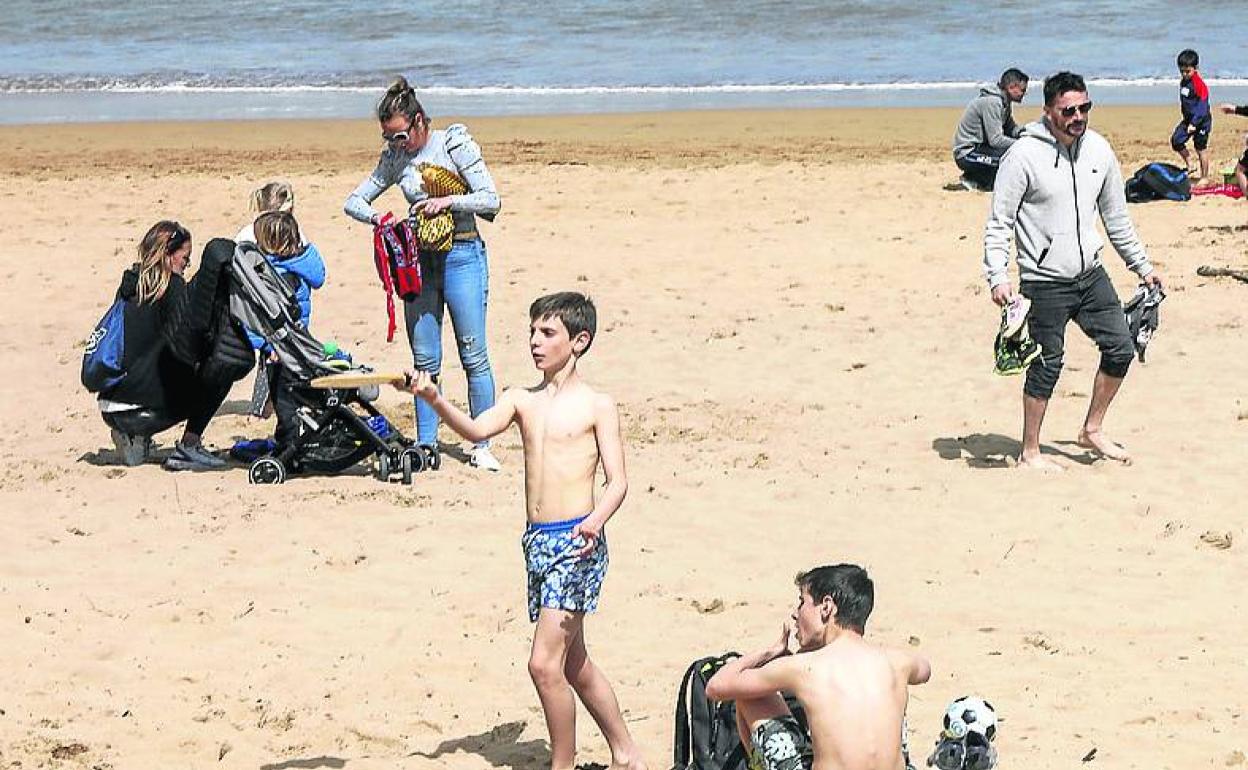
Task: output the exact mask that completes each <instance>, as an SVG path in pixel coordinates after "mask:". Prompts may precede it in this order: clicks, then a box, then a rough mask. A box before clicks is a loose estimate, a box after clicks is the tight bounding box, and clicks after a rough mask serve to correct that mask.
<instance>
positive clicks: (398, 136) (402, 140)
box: [381, 118, 420, 147]
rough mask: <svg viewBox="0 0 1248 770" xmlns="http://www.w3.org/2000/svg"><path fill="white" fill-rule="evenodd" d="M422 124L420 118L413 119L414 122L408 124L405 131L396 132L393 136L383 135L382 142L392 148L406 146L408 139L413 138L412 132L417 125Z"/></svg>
mask: <svg viewBox="0 0 1248 770" xmlns="http://www.w3.org/2000/svg"><path fill="white" fill-rule="evenodd" d="M419 122H420V118H412V122H411V123H408V124H407V129H406V130H404V131H395V132H394V133H393V134H382V135H381V138H382V140H383V141H384V142H385V143H386V144H388V145H390V146H391V147H397V146H399V145H401V144H406V143H407V140H408V139H411V138H412V131H413V130H414V129H415V128H416V124H417V123H419Z"/></svg>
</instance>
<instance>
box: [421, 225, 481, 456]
mask: <svg viewBox="0 0 1248 770" xmlns="http://www.w3.org/2000/svg"><path fill="white" fill-rule="evenodd" d="M420 267H421V272H422V274H423V277H424V289H423V290H422V291H421V293H420V296H419V297H416V298H415V299H411V300H407V301H406V302H405V303H404V305H403V316H404V319H405V320H406V322H407V339H408V341H409V342H410V343H411V345H412V358H413V361H414V363H415V364H416V369H417V370H418V371H422V372H429V373H430V374H435V375H436V374H439V373H440V372H441V371H442V319H443V316H444V315H445V313H444V312H443V311H444V310H445V309H450V311H451V326H452V328H453V329H454V331H455V344H456V346H457V347H458V348H459V362H460V363H461V364H463V367H464V373H465V374H466V375H467V376H468V411H469V413H470V414H471V415H472V416H473V417H476V416H477V415H479V414H481V413H482V412H484V411H485V410H487V409H489V408H490V407H492V406H494V372H493V370H492V369H491V368H490V355H489V351H488V350H487V349H486V340H485V308H486V305H487V303H488V300H489V296H490V288H489V284H490V268H489V259H488V258H487V256H486V252H485V243H484V242H483V241H481V240H479V239H478V240H472V241H455V245H454V247H452V248H451V250H450V251H449V252H448V253H446V254H436V255H435V254H421V255H420ZM415 401H416V440H417V441H418V442H419V443H421V444H434V445H436V444H437V442H438V415H437V412H434V411H433V407H431V406H429V405H428V404H426V403H425V402H424V401H423V400H421V399H420V398H417V399H415ZM485 443H486V442H482V444H481V446H484V445H485Z"/></svg>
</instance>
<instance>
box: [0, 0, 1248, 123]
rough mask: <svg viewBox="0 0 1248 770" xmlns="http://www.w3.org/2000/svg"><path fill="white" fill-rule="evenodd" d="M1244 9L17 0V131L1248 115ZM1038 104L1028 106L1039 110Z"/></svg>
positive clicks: (6, 27) (1211, 1)
mask: <svg viewBox="0 0 1248 770" xmlns="http://www.w3.org/2000/svg"><path fill="white" fill-rule="evenodd" d="M1246 31H1248V2H1246V1H1245V0H1188V1H1187V2H1183V3H1179V2H1175V1H1174V0H1045V2H1036V1H1035V0H995V1H994V2H970V1H969V0H870V1H867V0H828V1H827V2H814V1H812V0H787V1H784V2H781V1H779V0H754V1H753V2H742V1H739V0H685V1H684V2H678V1H676V0H635V1H634V2H626V1H623V0H621V1H619V2H611V1H608V0H546V2H540V3H505V2H486V1H485V0H459V1H458V2H453V3H452V2H431V1H429V0H370V2H368V3H343V2H340V0H285V1H284V2H282V1H275V2H270V3H267V4H257V3H254V2H252V0H247V1H246V2H244V1H243V0H215V1H214V2H209V3H188V2H185V0H180V1H178V2H172V1H170V0H7V2H5V3H3V4H0V122H5V123H23V122H61V121H99V120H131V119H143V120H148V119H212V118H275V117H367V116H369V115H370V113H371V109H372V106H373V104H374V103H375V101H376V99H377V97H378V96H379V95H380V93H381V92H382V91H383V90H384V88H385V86H386V85H387V83H388V82H389V81H390V80H391V78H392V77H393V76H394V75H395V74H398V73H402V74H404V75H406V76H407V77H408V79H409V80H410V81H411V82H412V83H413V84H414V85H416V87H417V88H418V90H419V92H420V94H421V97H422V100H423V101H424V102H425V103H426V107H427V108H428V109H429V110H430V111H431V112H432V113H434V114H460V115H482V114H516V113H530V114H532V113H569V112H605V111H634V110H655V109H660V110H662V109H700V108H717V107H806V106H907V105H918V106H923V105H933V106H936V105H958V104H962V103H964V102H965V101H966V100H967V99H968V98H969V97H970V96H971V95H973V94H974V93H975V89H976V86H977V84H979V83H984V82H992V81H995V80H996V78H997V77H998V76H999V75H1000V73H1001V71H1002V70H1004V69H1005V68H1006V67H1010V66H1016V67H1019V68H1021V69H1023V70H1024V71H1025V72H1027V73H1028V74H1029V75H1031V76H1032V78H1033V79H1035V80H1040V79H1043V77H1044V76H1045V75H1047V74H1050V73H1052V72H1054V71H1057V70H1059V69H1070V70H1074V71H1076V72H1079V73H1081V74H1083V75H1084V76H1085V77H1087V78H1088V79H1089V80H1090V81H1091V83H1092V89H1093V98H1094V99H1096V100H1097V101H1098V102H1102V103H1106V102H1108V103H1114V102H1117V103H1141V104H1149V103H1166V102H1174V101H1176V100H1177V74H1176V71H1175V64H1174V58H1175V55H1176V54H1177V53H1178V52H1179V51H1180V50H1181V49H1183V48H1186V47H1188V46H1193V47H1196V48H1197V49H1198V50H1199V52H1200V54H1201V71H1202V73H1203V74H1204V76H1205V78H1206V80H1207V81H1209V83H1210V87H1211V90H1212V91H1213V99H1214V100H1215V101H1239V102H1244V101H1248V54H1244V53H1243V49H1242V42H1241V39H1242V37H1243V35H1244V34H1245V32H1246ZM1038 101H1039V99H1038V95H1034V94H1033V95H1029V97H1028V99H1027V102H1028V103H1037V102H1038Z"/></svg>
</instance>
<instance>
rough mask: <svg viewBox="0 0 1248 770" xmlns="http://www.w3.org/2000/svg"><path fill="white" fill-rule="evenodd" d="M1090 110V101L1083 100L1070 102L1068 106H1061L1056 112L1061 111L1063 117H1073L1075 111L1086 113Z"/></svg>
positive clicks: (1081, 113)
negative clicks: (1081, 101) (1074, 102)
mask: <svg viewBox="0 0 1248 770" xmlns="http://www.w3.org/2000/svg"><path fill="white" fill-rule="evenodd" d="M1091 111H1092V102H1084V103H1083V104H1072V105H1070V106H1069V107H1063V108H1061V109H1060V110H1058V112H1060V113H1062V117H1063V118H1073V117H1074V116H1075V113H1076V112H1077V113H1079V114H1080V115H1087V114H1088V113H1089V112H1091Z"/></svg>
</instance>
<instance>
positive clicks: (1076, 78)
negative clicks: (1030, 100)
mask: <svg viewBox="0 0 1248 770" xmlns="http://www.w3.org/2000/svg"><path fill="white" fill-rule="evenodd" d="M1067 91H1079V92H1080V93H1085V94H1086V93H1087V92H1088V86H1087V84H1085V83H1084V82H1083V76H1082V75H1076V74H1075V73H1073V72H1066V71H1065V70H1063V71H1062V72H1058V73H1057V74H1054V75H1049V76H1048V77H1047V78H1045V79H1044V106H1045V107H1048V106H1049V105H1050V104H1052V103H1053V102H1055V101H1057V97H1059V96H1061V95H1062V94H1064V93H1066V92H1067Z"/></svg>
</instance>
